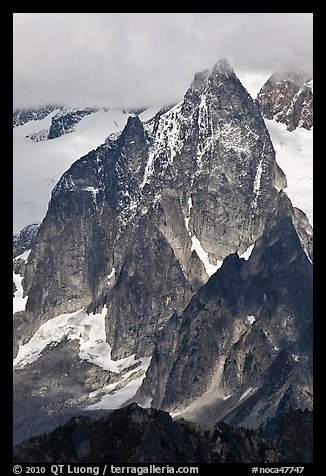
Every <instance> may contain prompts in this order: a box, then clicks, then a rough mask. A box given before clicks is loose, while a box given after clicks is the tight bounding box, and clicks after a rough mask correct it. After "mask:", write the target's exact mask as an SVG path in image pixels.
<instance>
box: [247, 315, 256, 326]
mask: <svg viewBox="0 0 326 476" xmlns="http://www.w3.org/2000/svg"><path fill="white" fill-rule="evenodd" d="M247 320H248V321H249V322H250V324H253V323H254V322H255V321H256V318H255V316H247Z"/></svg>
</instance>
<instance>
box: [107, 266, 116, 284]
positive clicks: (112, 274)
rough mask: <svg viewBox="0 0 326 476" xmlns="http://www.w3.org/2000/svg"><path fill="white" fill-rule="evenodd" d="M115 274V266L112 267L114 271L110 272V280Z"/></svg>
mask: <svg viewBox="0 0 326 476" xmlns="http://www.w3.org/2000/svg"><path fill="white" fill-rule="evenodd" d="M114 275H115V268H112V271H111V273H110V274H108V281H110V279H111V278H113V276H114Z"/></svg>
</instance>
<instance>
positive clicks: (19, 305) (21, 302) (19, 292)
mask: <svg viewBox="0 0 326 476" xmlns="http://www.w3.org/2000/svg"><path fill="white" fill-rule="evenodd" d="M25 253H26V252H25ZM23 254H24V253H23ZM17 258H18V257H17ZM22 280H23V276H21V275H20V274H19V273H13V281H14V283H15V286H16V288H17V289H16V291H15V293H14V299H13V314H15V312H19V311H25V309H26V304H27V299H28V296H25V297H24V298H23V294H24V290H23V286H22Z"/></svg>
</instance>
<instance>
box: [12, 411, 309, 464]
mask: <svg viewBox="0 0 326 476" xmlns="http://www.w3.org/2000/svg"><path fill="white" fill-rule="evenodd" d="M282 424H283V425H284V428H283V427H281V431H280V432H279V433H277V434H274V436H273V437H272V436H267V435H266V434H264V433H263V432H261V431H259V430H248V429H244V428H232V427H230V426H229V425H227V424H225V423H219V424H217V425H215V426H214V427H212V428H209V429H207V428H206V429H205V428H201V427H199V426H197V425H193V424H191V423H189V422H186V421H184V420H179V421H173V420H172V418H171V417H170V416H169V414H168V413H166V412H163V411H161V410H154V409H143V408H141V407H139V406H137V405H136V404H131V405H129V406H127V407H125V408H123V409H121V410H115V411H113V412H112V413H109V414H108V415H107V416H105V417H103V418H101V419H100V420H96V421H92V420H91V419H90V418H89V417H87V416H80V417H79V416H77V417H73V418H72V419H71V420H70V421H69V422H68V423H66V424H65V425H63V426H61V427H59V428H57V429H56V430H54V431H53V432H51V433H48V434H45V435H42V436H39V437H36V438H33V439H31V440H29V441H25V442H23V443H20V444H19V445H16V446H15V447H14V462H15V463H33V464H37V463H113V464H114V463H116V464H119V463H120V464H121V463H123V464H129V463H161V464H168V463H170V464H172V463H179V464H182V463H184V464H192V463H271V462H273V463H287V464H299V463H308V462H312V444H311V442H312V415H311V412H309V411H305V412H302V411H292V412H290V413H288V414H287V415H286V417H285V418H284V420H282V423H279V425H282Z"/></svg>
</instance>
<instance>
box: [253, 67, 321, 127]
mask: <svg viewBox="0 0 326 476" xmlns="http://www.w3.org/2000/svg"><path fill="white" fill-rule="evenodd" d="M256 104H257V105H258V107H259V109H260V111H261V113H262V115H263V116H264V117H266V119H275V120H276V121H277V122H282V123H284V124H286V126H287V129H288V130H289V131H293V130H294V129H296V128H297V127H303V128H304V129H308V130H309V129H311V128H312V126H313V81H312V75H311V74H309V73H306V72H303V71H297V72H293V71H289V70H286V69H283V70H280V71H278V72H276V73H274V74H272V76H271V77H270V78H269V79H268V80H267V82H266V83H265V84H264V86H263V87H262V88H261V90H260V91H259V93H258V95H257V99H256Z"/></svg>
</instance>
